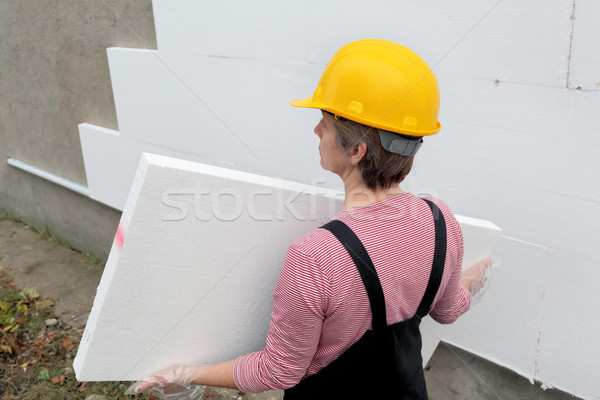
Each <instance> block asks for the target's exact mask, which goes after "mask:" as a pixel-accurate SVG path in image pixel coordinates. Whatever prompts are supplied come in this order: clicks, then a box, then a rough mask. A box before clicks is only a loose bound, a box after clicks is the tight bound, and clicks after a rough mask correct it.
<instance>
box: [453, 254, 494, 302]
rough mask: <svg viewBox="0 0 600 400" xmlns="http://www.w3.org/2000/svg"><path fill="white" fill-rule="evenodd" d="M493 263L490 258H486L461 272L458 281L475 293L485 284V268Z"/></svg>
mask: <svg viewBox="0 0 600 400" xmlns="http://www.w3.org/2000/svg"><path fill="white" fill-rule="evenodd" d="M493 263H494V260H493V259H492V258H486V259H484V260H481V261H479V262H478V263H477V264H475V265H473V266H472V267H470V268H469V269H467V270H466V271H465V272H463V274H462V277H461V280H460V283H461V284H462V285H463V286H464V287H465V288H467V290H469V291H470V292H471V294H477V292H479V291H480V290H481V288H483V286H485V282H486V281H487V270H488V268H489V267H490V266H491V265H492V264H493Z"/></svg>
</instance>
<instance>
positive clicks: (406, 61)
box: [136, 40, 488, 399]
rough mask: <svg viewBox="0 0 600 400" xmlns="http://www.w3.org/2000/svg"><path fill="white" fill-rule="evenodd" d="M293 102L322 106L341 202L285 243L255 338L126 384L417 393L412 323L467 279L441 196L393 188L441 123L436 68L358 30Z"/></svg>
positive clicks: (328, 157)
mask: <svg viewBox="0 0 600 400" xmlns="http://www.w3.org/2000/svg"><path fill="white" fill-rule="evenodd" d="M292 105H294V106H298V107H310V108H317V109H320V110H322V119H321V121H320V122H319V123H318V125H317V126H316V127H315V129H314V131H315V134H316V135H317V136H318V137H319V139H320V144H319V153H320V155H321V166H322V167H323V168H324V169H326V170H328V171H331V172H333V173H335V174H337V175H339V176H340V178H341V179H342V181H343V183H344V189H345V201H344V206H343V210H342V211H340V212H339V213H338V214H336V215H335V216H334V218H333V220H334V221H333V222H332V223H330V224H327V225H326V226H324V227H322V228H319V229H315V230H313V231H311V232H308V233H307V234H305V235H303V236H302V237H300V238H298V239H297V240H296V241H295V242H294V243H293V244H292V245H291V246H290V248H289V250H288V253H287V256H286V260H285V263H284V266H283V268H282V271H281V275H280V278H279V281H278V284H277V287H276V288H275V291H274V293H273V297H274V301H273V314H272V320H271V327H270V330H269V333H268V337H267V343H266V347H265V349H264V350H262V351H260V352H257V353H252V354H248V355H245V356H242V357H239V358H238V359H236V360H232V361H229V362H225V363H221V364H217V365H211V366H203V367H195V366H178V367H173V368H168V369H166V370H163V371H162V372H161V373H159V374H157V375H156V376H154V377H152V378H150V379H148V380H146V381H144V382H142V383H140V384H139V385H138V386H137V388H136V391H137V392H142V391H145V390H147V389H149V388H151V387H153V386H155V385H157V384H158V385H159V386H160V385H162V384H164V383H166V382H177V383H179V384H187V383H190V382H192V383H195V384H202V385H211V386H222V387H230V388H239V389H241V390H243V391H245V392H260V391H264V390H268V389H286V394H285V398H286V399H297V398H311V399H316V398H329V399H331V398H346V399H348V398H349V399H353V398H357V399H358V398H376V399H386V398H390V399H392V398H395V399H409V398H410V399H413V398H414V399H426V398H427V393H426V389H425V381H424V377H423V368H422V359H421V356H420V351H421V338H420V333H419V322H420V320H421V318H422V317H423V316H425V315H426V314H427V313H429V314H430V315H431V316H432V317H433V319H435V320H436V321H438V322H440V323H451V322H454V321H455V320H456V319H457V318H458V317H459V316H460V315H462V314H463V313H464V312H466V311H467V310H468V308H469V306H470V303H471V294H470V292H469V290H470V288H471V284H472V282H473V278H464V279H463V281H462V285H461V265H462V255H463V245H462V235H461V232H460V228H459V226H458V223H457V222H456V219H455V218H454V216H453V215H452V213H451V211H450V210H449V209H448V207H447V206H446V205H445V204H444V203H443V202H441V201H440V200H437V199H432V198H429V199H426V200H424V199H420V198H418V197H415V196H414V195H412V194H410V193H406V192H404V191H403V190H402V189H401V188H400V186H399V183H400V182H402V180H403V179H404V178H405V177H406V175H407V174H408V173H409V171H410V169H411V167H412V163H413V158H414V155H415V153H416V152H417V150H418V149H419V147H420V146H421V143H422V142H423V140H422V137H423V136H429V135H433V134H435V133H437V132H438V131H439V130H440V128H441V125H440V124H439V122H438V121H437V116H438V110H439V93H438V87H437V81H436V79H435V76H434V75H433V72H432V71H431V70H430V69H429V67H428V66H427V65H426V64H425V62H424V61H423V60H421V59H420V58H419V57H418V56H417V55H416V54H415V53H413V52H412V51H410V50H409V49H407V48H405V47H402V46H400V45H397V44H395V43H391V42H387V41H382V40H362V41H358V42H353V43H350V44H348V45H346V46H344V47H342V48H341V49H340V50H339V51H338V52H337V53H336V54H335V55H334V57H333V59H332V60H331V61H330V62H329V64H328V65H327V68H326V69H325V71H324V72H323V75H322V77H321V80H320V81H319V85H318V87H317V89H316V90H315V92H314V95H313V96H312V97H309V98H306V99H299V100H295V101H293V102H292ZM487 265H488V262H487V261H485V262H482V263H480V264H478V266H476V267H475V269H474V270H472V272H474V273H473V274H469V275H473V277H475V276H479V277H481V276H483V274H481V271H483V270H484V269H485V268H486V267H487Z"/></svg>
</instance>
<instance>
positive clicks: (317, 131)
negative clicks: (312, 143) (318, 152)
mask: <svg viewBox="0 0 600 400" xmlns="http://www.w3.org/2000/svg"><path fill="white" fill-rule="evenodd" d="M320 127H321V123H318V124H317V125H316V126H315V129H314V132H315V135H317V136H318V137H319V139H321V138H322V137H323V134H322V133H321V128H320Z"/></svg>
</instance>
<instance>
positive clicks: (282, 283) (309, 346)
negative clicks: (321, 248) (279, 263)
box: [234, 246, 330, 393]
mask: <svg viewBox="0 0 600 400" xmlns="http://www.w3.org/2000/svg"><path fill="white" fill-rule="evenodd" d="M328 287H330V283H329V282H328V280H327V279H326V277H324V275H323V274H322V271H321V268H320V267H319V265H318V264H317V263H316V261H315V260H313V259H311V257H309V256H308V255H306V254H304V253H302V252H301V251H300V250H299V249H298V248H297V247H295V246H291V247H290V248H289V249H288V253H287V255H286V259H285V262H284V265H283V268H282V271H281V274H280V276H279V281H278V283H277V286H276V287H275V291H274V292H273V313H272V315H271V325H270V328H269V333H268V335H267V343H266V346H265V349H264V350H262V351H259V352H255V353H251V354H248V355H245V356H242V357H239V358H238V359H237V360H236V361H235V365H234V381H235V383H236V385H237V387H238V388H240V390H242V391H244V392H249V393H255V392H261V391H265V390H269V389H280V390H281V389H287V388H290V387H292V386H294V385H296V384H297V383H298V382H299V381H300V380H301V379H302V378H303V377H304V376H305V374H306V370H307V369H308V366H309V364H310V362H311V360H312V359H313V356H314V354H315V352H316V351H317V347H318V345H319V338H320V336H321V329H322V324H323V320H324V319H325V309H326V306H327V298H326V297H327V296H326V292H327V288H328Z"/></svg>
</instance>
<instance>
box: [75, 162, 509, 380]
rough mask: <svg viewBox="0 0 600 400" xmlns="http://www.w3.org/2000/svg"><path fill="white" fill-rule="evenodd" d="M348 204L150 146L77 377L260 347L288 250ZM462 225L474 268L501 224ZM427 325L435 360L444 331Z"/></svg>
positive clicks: (426, 352) (206, 359)
mask: <svg viewBox="0 0 600 400" xmlns="http://www.w3.org/2000/svg"><path fill="white" fill-rule="evenodd" d="M342 202H343V196H342V193H340V192H336V191H331V190H323V189H321V188H318V187H315V186H309V185H302V184H298V183H294V182H290V181H283V180H278V179H273V178H268V177H264V176H259V175H254V174H248V173H242V172H239V171H234V170H227V169H222V168H218V167H214V166H209V165H206V164H198V163H193V162H189V161H184V160H178V159H173V158H169V157H163V156H157V155H149V154H144V156H143V157H142V159H141V161H140V166H139V169H138V171H137V174H136V179H135V181H134V183H133V186H132V190H131V193H130V195H129V198H128V200H127V204H126V207H125V210H124V211H123V216H122V219H121V223H120V225H119V230H118V232H117V235H116V236H115V241H114V243H113V248H112V250H111V254H110V257H109V260H108V262H107V264H106V269H105V271H104V274H103V276H102V280H101V282H100V285H99V287H98V291H97V295H96V299H95V300H94V306H93V309H92V312H91V314H90V317H89V320H88V323H87V325H86V329H85V332H84V335H83V338H82V341H81V344H80V347H79V351H78V353H77V357H76V358H75V362H74V368H75V372H76V374H77V379H79V380H128V379H139V378H141V377H143V376H145V375H147V374H149V373H151V372H152V371H153V370H155V369H157V368H161V367H165V366H168V365H171V364H174V363H215V362H220V361H225V360H229V359H232V358H235V357H237V356H239V355H242V354H245V353H248V352H251V351H256V350H260V349H261V348H263V347H264V344H265V338H266V333H267V330H268V326H269V318H270V314H271V310H272V297H271V294H272V291H273V289H274V287H275V283H276V280H277V277H278V274H279V270H280V268H281V266H282V263H283V259H284V256H285V253H286V250H287V247H288V246H289V245H290V243H291V242H292V241H293V240H294V239H295V238H296V237H298V236H300V235H302V234H303V233H305V232H307V231H309V230H311V229H313V228H315V227H317V226H320V225H322V224H323V223H325V222H327V221H329V219H330V217H331V216H332V215H333V214H335V213H336V212H337V211H339V209H340V207H341V205H342ZM459 222H460V223H461V228H462V229H463V232H464V237H465V243H466V245H465V254H466V256H465V260H468V261H467V262H468V263H469V264H465V265H470V264H471V263H474V262H475V261H477V260H480V259H482V258H485V257H487V256H489V254H490V252H491V250H492V249H493V247H494V244H495V242H496V240H497V239H498V237H499V235H500V230H499V229H498V228H497V227H496V226H495V225H494V224H492V223H490V222H487V221H481V220H475V219H472V218H465V217H459ZM425 324H426V325H427V327H426V328H424V329H423V332H424V347H423V356H424V361H425V362H427V361H428V360H429V358H430V357H431V354H432V353H433V351H434V350H435V347H436V346H437V344H438V342H439V340H440V335H441V334H443V329H442V327H441V326H437V324H436V323H434V322H433V321H432V320H429V321H426V322H425ZM432 329H433V330H434V331H435V332H436V333H435V334H433V333H432Z"/></svg>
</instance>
